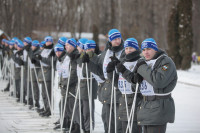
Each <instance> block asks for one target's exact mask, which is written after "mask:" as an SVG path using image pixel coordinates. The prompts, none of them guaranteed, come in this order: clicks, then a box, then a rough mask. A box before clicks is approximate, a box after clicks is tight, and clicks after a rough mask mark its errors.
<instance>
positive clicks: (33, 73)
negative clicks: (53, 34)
mask: <svg viewBox="0 0 200 133" xmlns="http://www.w3.org/2000/svg"><path fill="white" fill-rule="evenodd" d="M39 45H40V43H39V41H38V40H33V41H32V44H31V49H30V50H29V52H28V56H29V59H28V63H29V67H30V75H29V81H30V83H29V86H30V87H29V98H30V99H32V100H35V101H33V104H35V105H33V104H32V105H31V106H30V109H31V108H32V107H34V106H35V107H37V108H38V109H39V108H40V104H39V95H40V93H39V86H38V84H37V74H38V71H39V69H40V64H39V62H36V60H35V59H34V58H35V56H34V55H35V53H37V52H38V51H39ZM32 87H33V88H32ZM33 97H34V98H33Z"/></svg>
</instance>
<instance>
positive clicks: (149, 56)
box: [142, 48, 156, 60]
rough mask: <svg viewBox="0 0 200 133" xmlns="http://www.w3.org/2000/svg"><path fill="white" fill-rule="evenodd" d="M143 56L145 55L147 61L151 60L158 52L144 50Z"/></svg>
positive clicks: (149, 49) (150, 49)
mask: <svg viewBox="0 0 200 133" xmlns="http://www.w3.org/2000/svg"><path fill="white" fill-rule="evenodd" d="M142 54H143V55H144V57H145V59H146V60H151V59H152V58H153V57H154V55H155V54H156V51H155V50H154V49H152V48H144V49H143V50H142Z"/></svg>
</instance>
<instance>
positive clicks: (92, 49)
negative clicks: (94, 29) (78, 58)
mask: <svg viewBox="0 0 200 133" xmlns="http://www.w3.org/2000/svg"><path fill="white" fill-rule="evenodd" d="M90 51H92V52H94V51H95V49H94V48H91V49H87V50H86V53H88V52H90Z"/></svg>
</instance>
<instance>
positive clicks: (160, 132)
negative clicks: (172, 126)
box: [144, 124, 167, 133]
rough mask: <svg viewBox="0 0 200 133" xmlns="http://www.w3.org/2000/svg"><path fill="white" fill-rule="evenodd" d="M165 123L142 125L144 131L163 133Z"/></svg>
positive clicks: (145, 132)
mask: <svg viewBox="0 0 200 133" xmlns="http://www.w3.org/2000/svg"><path fill="white" fill-rule="evenodd" d="M166 128H167V124H164V125H147V126H144V133H165V132H166Z"/></svg>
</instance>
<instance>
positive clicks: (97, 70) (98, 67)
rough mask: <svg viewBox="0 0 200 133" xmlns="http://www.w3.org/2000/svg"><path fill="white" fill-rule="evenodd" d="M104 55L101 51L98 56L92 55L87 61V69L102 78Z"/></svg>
mask: <svg viewBox="0 0 200 133" xmlns="http://www.w3.org/2000/svg"><path fill="white" fill-rule="evenodd" d="M104 57H105V52H104V53H102V54H101V55H99V56H94V57H92V58H91V59H90V62H89V63H88V69H89V70H90V71H91V72H92V73H94V74H96V75H98V76H99V77H100V78H101V79H104V74H103V61H104Z"/></svg>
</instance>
